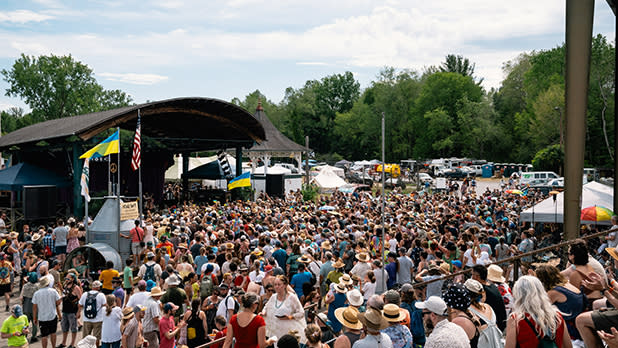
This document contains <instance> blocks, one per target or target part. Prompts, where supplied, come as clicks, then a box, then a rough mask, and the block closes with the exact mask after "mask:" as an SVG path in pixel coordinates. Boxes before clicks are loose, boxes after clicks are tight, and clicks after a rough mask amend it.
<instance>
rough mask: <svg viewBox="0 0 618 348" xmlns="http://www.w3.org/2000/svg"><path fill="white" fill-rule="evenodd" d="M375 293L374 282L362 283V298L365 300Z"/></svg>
mask: <svg viewBox="0 0 618 348" xmlns="http://www.w3.org/2000/svg"><path fill="white" fill-rule="evenodd" d="M375 293H376V283H369V282H367V283H365V284H363V298H364V299H365V300H369V298H370V297H371V296H373V295H375Z"/></svg>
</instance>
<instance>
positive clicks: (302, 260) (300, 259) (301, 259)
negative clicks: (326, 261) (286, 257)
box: [298, 255, 311, 263]
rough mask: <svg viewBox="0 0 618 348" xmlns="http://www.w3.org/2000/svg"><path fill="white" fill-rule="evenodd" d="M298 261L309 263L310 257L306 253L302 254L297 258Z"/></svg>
mask: <svg viewBox="0 0 618 348" xmlns="http://www.w3.org/2000/svg"><path fill="white" fill-rule="evenodd" d="M298 262H300V263H310V262H311V259H310V258H309V257H308V256H307V255H303V256H301V257H299V258H298Z"/></svg>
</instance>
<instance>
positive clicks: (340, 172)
mask: <svg viewBox="0 0 618 348" xmlns="http://www.w3.org/2000/svg"><path fill="white" fill-rule="evenodd" d="M313 169H314V170H317V171H319V172H320V173H321V172H322V171H323V170H329V171H331V172H333V173H335V174H337V175H338V176H339V177H340V178H345V170H343V168H338V167H333V166H329V165H328V164H325V165H323V166H317V167H314V168H313Z"/></svg>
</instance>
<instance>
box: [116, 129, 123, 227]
mask: <svg viewBox="0 0 618 348" xmlns="http://www.w3.org/2000/svg"><path fill="white" fill-rule="evenodd" d="M121 153H122V146H121V144H120V127H118V165H117V167H118V169H117V170H116V173H118V187H117V188H116V192H117V197H118V237H117V238H120V154H121Z"/></svg>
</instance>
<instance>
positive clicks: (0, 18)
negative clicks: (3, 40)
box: [0, 10, 53, 24]
mask: <svg viewBox="0 0 618 348" xmlns="http://www.w3.org/2000/svg"><path fill="white" fill-rule="evenodd" d="M51 18H53V17H52V16H49V15H46V14H42V13H37V12H32V11H29V10H17V11H9V12H0V23H1V22H9V23H19V24H25V23H29V22H43V21H46V20H48V19H51Z"/></svg>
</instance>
